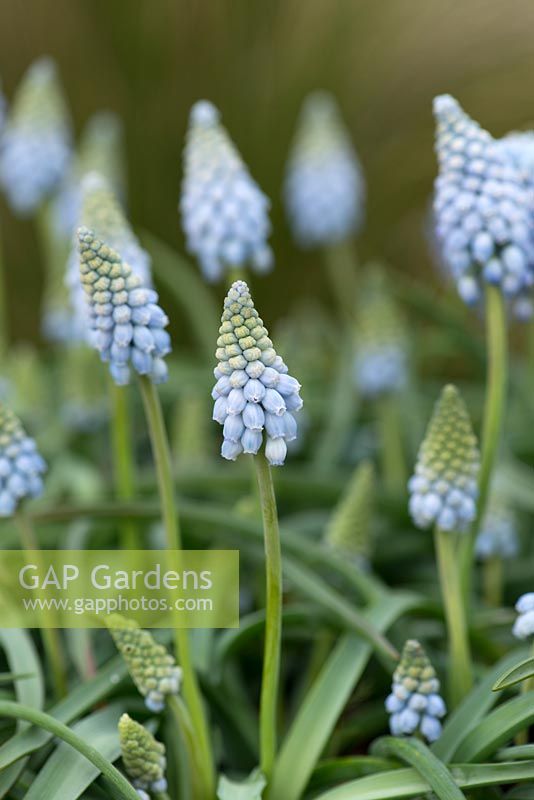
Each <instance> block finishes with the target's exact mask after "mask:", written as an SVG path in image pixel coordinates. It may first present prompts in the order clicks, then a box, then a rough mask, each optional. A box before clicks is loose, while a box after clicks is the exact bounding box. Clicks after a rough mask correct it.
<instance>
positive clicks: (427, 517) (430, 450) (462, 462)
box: [408, 385, 480, 532]
mask: <svg viewBox="0 0 534 800" xmlns="http://www.w3.org/2000/svg"><path fill="white" fill-rule="evenodd" d="M479 468H480V454H479V451H478V447H477V442H476V438H475V435H474V433H473V428H472V426H471V421H470V419H469V414H468V413H467V409H466V407H465V404H464V401H463V400H462V398H461V396H460V393H459V392H458V390H457V389H456V387H455V386H450V385H449V386H446V387H445V388H444V389H443V391H442V393H441V397H440V398H439V400H438V402H437V404H436V407H435V409H434V413H433V416H432V419H431V420H430V423H429V425H428V428H427V431H426V435H425V438H424V440H423V443H422V444H421V447H420V449H419V454H418V456H417V464H416V467H415V475H414V476H413V477H412V478H411V479H410V481H409V483H408V488H409V491H410V495H411V497H410V514H411V516H412V519H413V521H414V522H415V524H416V525H417V527H419V528H429V527H430V526H431V525H433V524H434V523H435V524H436V525H437V526H438V527H439V528H441V529H442V530H444V531H457V532H463V531H465V530H466V529H467V528H468V527H469V525H470V523H471V522H473V520H474V519H475V516H476V500H477V496H478V487H477V476H478V472H479Z"/></svg>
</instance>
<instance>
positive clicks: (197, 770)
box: [167, 694, 203, 798]
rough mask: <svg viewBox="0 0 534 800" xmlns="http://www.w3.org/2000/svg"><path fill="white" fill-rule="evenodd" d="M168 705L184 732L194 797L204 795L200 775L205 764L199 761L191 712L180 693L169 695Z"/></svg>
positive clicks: (178, 725)
mask: <svg viewBox="0 0 534 800" xmlns="http://www.w3.org/2000/svg"><path fill="white" fill-rule="evenodd" d="M167 707H168V708H169V711H170V712H171V714H172V715H173V717H174V719H175V721H176V724H177V727H178V728H179V730H180V731H181V733H182V737H183V742H184V745H185V750H186V753H187V759H188V761H189V764H190V765H191V788H192V791H193V797H195V798H196V797H202V786H201V784H200V776H201V775H202V770H203V766H202V763H199V755H200V753H199V752H198V749H197V747H196V746H195V732H194V730H193V725H192V722H191V717H190V715H189V712H188V710H187V708H186V706H185V704H184V702H183V700H182V698H181V697H180V696H179V695H174V694H173V695H169V696H168V697H167Z"/></svg>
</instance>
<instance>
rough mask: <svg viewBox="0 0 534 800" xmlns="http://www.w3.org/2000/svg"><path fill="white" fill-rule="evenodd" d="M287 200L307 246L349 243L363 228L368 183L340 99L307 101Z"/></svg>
mask: <svg viewBox="0 0 534 800" xmlns="http://www.w3.org/2000/svg"><path fill="white" fill-rule="evenodd" d="M284 199H285V205H286V208H287V212H288V217H289V222H290V224H291V228H292V231H293V234H294V236H295V239H296V240H297V241H298V242H299V243H300V244H301V245H302V246H304V247H314V246H317V245H329V244H334V243H336V242H339V241H342V240H344V239H347V238H348V237H349V236H351V235H353V234H355V233H357V232H358V231H359V229H360V228H361V226H362V224H363V220H364V213H365V182H364V178H363V174H362V170H361V166H360V162H359V160H358V156H357V155H356V152H355V150H354V148H353V146H352V143H351V141H350V137H349V134H348V131H347V129H346V128H345V125H344V123H343V120H342V119H341V115H340V113H339V109H338V107H337V103H336V101H335V99H334V97H333V96H332V95H330V94H328V93H327V92H314V93H313V94H311V95H310V96H309V97H308V98H307V99H306V101H305V103H304V105H303V108H302V111H301V114H300V118H299V121H298V127H297V132H296V135H295V140H294V142H293V146H292V149H291V152H290V155H289V159H288V165H287V171H286V178H285V185H284Z"/></svg>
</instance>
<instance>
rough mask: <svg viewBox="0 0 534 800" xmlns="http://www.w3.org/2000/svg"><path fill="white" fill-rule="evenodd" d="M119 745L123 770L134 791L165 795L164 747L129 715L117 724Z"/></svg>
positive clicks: (123, 716) (124, 716) (124, 715)
mask: <svg viewBox="0 0 534 800" xmlns="http://www.w3.org/2000/svg"><path fill="white" fill-rule="evenodd" d="M119 741H120V747H121V756H122V762H123V764H124V769H125V771H126V774H127V775H128V777H129V778H131V780H132V783H133V785H134V787H135V788H136V789H138V790H141V791H150V792H164V791H166V788H167V781H166V780H165V767H166V760H165V746H164V745H163V744H162V743H161V742H158V741H157V740H156V739H155V738H154V736H152V734H151V733H150V731H148V730H147V729H146V728H145V727H143V725H140V724H139V723H138V722H136V721H135V720H133V719H132V718H131V717H130V716H128V714H123V715H122V717H121V718H120V720H119Z"/></svg>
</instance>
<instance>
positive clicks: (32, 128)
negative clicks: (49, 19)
mask: <svg viewBox="0 0 534 800" xmlns="http://www.w3.org/2000/svg"><path fill="white" fill-rule="evenodd" d="M71 152H72V148H71V129H70V119H69V115H68V111H67V108H66V105H65V101H64V99H63V95H62V92H61V88H60V86H59V82H58V77H57V70H56V67H55V64H54V62H53V61H52V60H51V59H49V58H43V59H41V60H39V61H37V62H35V63H34V64H32V66H31V67H30V68H29V70H28V71H27V73H26V75H25V76H24V78H23V80H22V83H21V85H20V87H19V89H18V91H17V94H16V96H15V99H14V101H13V104H12V106H11V108H10V111H9V114H8V119H7V123H6V126H5V129H4V131H3V135H2V147H1V148H0V183H1V184H2V186H3V188H4V190H5V192H6V194H7V197H8V200H9V203H10V205H11V207H12V208H13V210H14V211H16V212H17V213H19V214H23V215H28V214H31V213H33V212H34V211H35V210H36V209H37V208H38V206H39V205H40V204H41V203H42V201H43V200H44V199H45V198H46V197H47V196H48V195H49V194H51V192H52V191H53V190H54V189H55V188H56V187H57V185H58V183H59V182H60V180H61V179H62V177H63V175H64V174H65V171H66V169H67V167H68V164H69V161H70V158H71Z"/></svg>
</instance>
